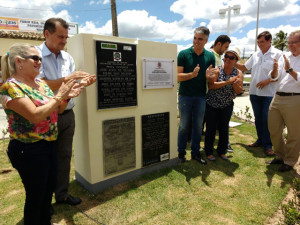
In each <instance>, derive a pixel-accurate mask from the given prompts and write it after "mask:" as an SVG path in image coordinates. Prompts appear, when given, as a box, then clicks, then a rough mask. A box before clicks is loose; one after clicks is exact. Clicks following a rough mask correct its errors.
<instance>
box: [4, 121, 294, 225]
mask: <svg viewBox="0 0 300 225" xmlns="http://www.w3.org/2000/svg"><path fill="white" fill-rule="evenodd" d="M254 140H255V128H254V127H253V126H252V125H249V124H243V125H242V126H239V127H235V128H230V142H231V144H232V147H233V148H234V150H235V151H234V153H232V154H228V155H229V157H230V161H229V162H227V161H223V160H221V159H220V158H217V160H216V161H215V162H208V164H207V165H201V164H199V163H198V162H195V161H191V160H190V151H188V157H187V158H188V161H187V162H186V163H184V164H178V165H177V166H175V167H173V168H167V169H163V170H160V171H156V172H154V173H151V174H148V175H145V176H142V177H140V178H139V179H136V180H134V181H130V182H127V183H123V184H119V185H116V186H114V187H112V188H110V189H108V190H106V191H104V192H101V193H98V194H96V195H92V194H89V193H88V192H87V191H86V190H85V189H84V188H82V187H81V186H80V185H79V184H78V183H77V182H76V181H74V180H73V179H72V181H71V185H70V193H71V194H72V195H74V196H80V197H81V198H82V199H83V202H82V203H81V204H80V205H79V206H77V207H73V206H68V205H57V204H53V206H54V210H55V215H54V216H53V219H52V222H55V223H61V224H79V225H89V224H91V225H94V224H106V225H114V224H118V225H120V224H121V225H126V224H151V225H152V224H176V225H177V224H189V225H190V224H197V225H198V224H205V225H207V224H211V225H213V224H216V225H217V224H218V225H219V224H230V225H234V224H245V225H247V224H249V225H250V224H264V222H265V221H266V219H267V218H268V217H270V216H272V214H273V213H274V212H275V210H276V209H277V208H278V206H279V204H280V202H281V200H282V199H283V198H284V197H285V195H286V193H287V191H288V189H289V188H290V183H291V180H292V178H293V177H292V175H291V173H279V172H277V167H278V166H276V165H272V166H271V165H268V166H266V164H265V161H267V160H268V159H270V158H266V157H265V155H264V153H263V149H261V148H249V147H247V144H249V143H251V142H253V141H254ZM201 145H202V146H203V143H201ZM0 146H1V145H0ZM202 154H203V152H202ZM73 177H74V167H73V169H72V178H73ZM0 201H1V204H0V221H1V222H0V223H1V224H5V225H11V224H22V216H23V212H22V210H23V204H24V190H23V187H22V183H21V181H20V178H19V176H18V174H17V172H16V171H15V170H14V169H12V168H11V165H10V164H9V162H8V159H7V157H6V155H5V154H4V153H3V152H2V151H1V152H0Z"/></svg>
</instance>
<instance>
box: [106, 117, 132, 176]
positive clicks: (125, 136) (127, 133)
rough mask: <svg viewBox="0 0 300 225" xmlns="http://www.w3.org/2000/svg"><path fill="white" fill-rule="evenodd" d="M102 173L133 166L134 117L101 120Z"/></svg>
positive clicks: (111, 172) (107, 173)
mask: <svg viewBox="0 0 300 225" xmlns="http://www.w3.org/2000/svg"><path fill="white" fill-rule="evenodd" d="M103 154H104V173H105V175H106V176H107V175H110V174H113V173H117V172H120V171H123V170H126V169H130V168H135V165H136V158H135V119H134V117H130V118H123V119H115V120H105V121H103Z"/></svg>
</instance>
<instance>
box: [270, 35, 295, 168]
mask: <svg viewBox="0 0 300 225" xmlns="http://www.w3.org/2000/svg"><path fill="white" fill-rule="evenodd" d="M288 48H289V50H290V52H289V53H287V54H286V56H285V55H283V56H282V57H281V58H280V59H279V61H278V62H277V60H274V69H273V71H272V72H271V73H270V78H271V79H273V80H277V79H278V81H277V82H278V86H277V90H276V95H275V97H274V99H273V101H272V103H271V106H270V110H269V130H270V134H271V140H272V143H273V145H274V150H275V153H276V157H275V158H274V159H273V160H272V161H268V162H267V163H270V164H281V166H280V167H279V168H278V171H279V172H286V171H290V170H292V169H293V167H294V165H295V164H296V163H297V161H298V158H299V152H300V119H299V115H300V30H297V31H294V32H292V33H291V34H290V36H289V39H288ZM285 126H286V127H287V130H288V136H287V140H286V142H285V141H284V139H283V135H282V133H283V129H284V127H285Z"/></svg>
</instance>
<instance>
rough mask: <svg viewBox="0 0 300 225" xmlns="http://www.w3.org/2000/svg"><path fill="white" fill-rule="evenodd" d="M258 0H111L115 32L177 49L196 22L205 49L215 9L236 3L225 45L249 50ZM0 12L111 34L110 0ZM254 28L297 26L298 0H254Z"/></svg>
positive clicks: (214, 31)
mask: <svg viewBox="0 0 300 225" xmlns="http://www.w3.org/2000/svg"><path fill="white" fill-rule="evenodd" d="M257 2H258V0H116V3H117V15H118V26H119V36H121V37H127V38H133V39H141V40H149V41H160V42H168V43H174V44H177V46H178V51H180V50H181V49H184V48H187V47H189V46H191V43H192V38H193V30H194V29H195V28H196V27H198V26H201V25H204V26H207V27H208V28H209V29H210V31H211V36H210V38H209V41H208V44H207V45H206V46H205V47H206V48H209V47H210V46H211V44H212V43H213V41H214V40H215V39H216V38H217V36H218V35H220V34H226V32H227V15H226V17H225V19H221V18H220V17H219V9H221V8H227V7H228V6H233V5H236V4H239V5H241V10H240V14H239V15H233V13H232V14H231V24H230V37H231V39H232V44H231V46H233V47H234V46H235V47H238V48H240V50H241V52H243V50H245V55H250V54H251V53H253V51H254V43H255V32H256V17H257ZM0 15H1V16H4V17H19V18H28V19H40V20H46V19H47V18H49V17H53V16H59V17H62V18H64V19H66V20H67V21H68V22H76V23H78V24H79V32H80V33H95V34H100V35H108V36H110V35H112V28H111V11H110V0H85V1H83V0H31V1H29V0H10V1H7V0H0ZM259 17H260V20H259V32H262V31H264V30H269V31H270V32H271V33H272V34H273V35H275V34H276V33H277V32H279V30H283V31H284V32H286V33H290V32H291V31H294V30H299V29H300V23H299V21H300V1H298V0H260V14H259Z"/></svg>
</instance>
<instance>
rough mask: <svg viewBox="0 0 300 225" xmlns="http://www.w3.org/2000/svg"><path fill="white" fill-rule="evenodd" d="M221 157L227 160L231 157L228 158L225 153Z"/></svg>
mask: <svg viewBox="0 0 300 225" xmlns="http://www.w3.org/2000/svg"><path fill="white" fill-rule="evenodd" d="M220 158H221V159H223V160H225V161H228V160H229V159H228V158H227V156H226V155H224V154H222V155H220Z"/></svg>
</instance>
